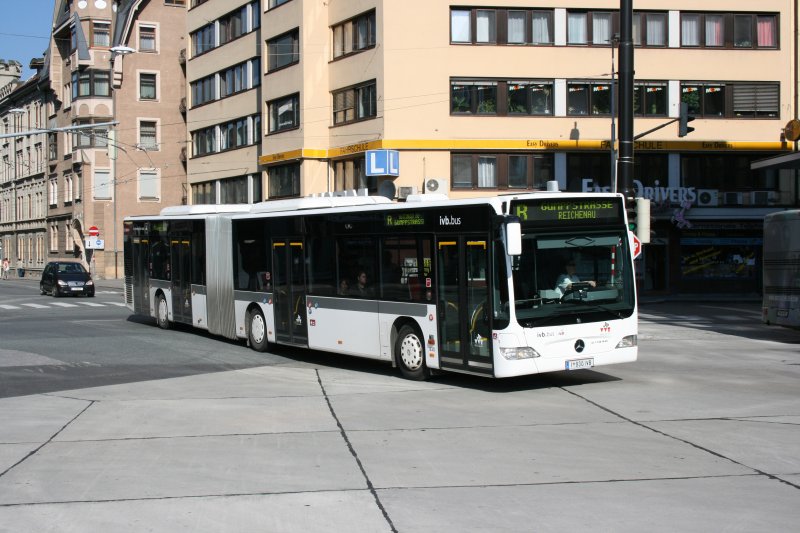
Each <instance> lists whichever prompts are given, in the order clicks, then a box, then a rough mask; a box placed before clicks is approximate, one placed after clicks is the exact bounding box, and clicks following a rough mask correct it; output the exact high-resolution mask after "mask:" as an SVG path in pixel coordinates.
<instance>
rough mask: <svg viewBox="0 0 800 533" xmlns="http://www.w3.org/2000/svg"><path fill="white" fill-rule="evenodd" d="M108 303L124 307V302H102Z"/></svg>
mask: <svg viewBox="0 0 800 533" xmlns="http://www.w3.org/2000/svg"><path fill="white" fill-rule="evenodd" d="M103 303H104V304H108V305H116V306H117V307H125V302H103Z"/></svg>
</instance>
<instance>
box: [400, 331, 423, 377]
mask: <svg viewBox="0 0 800 533" xmlns="http://www.w3.org/2000/svg"><path fill="white" fill-rule="evenodd" d="M394 352H395V358H396V359H397V366H399V367H400V373H401V374H402V375H403V377H404V378H406V379H411V380H414V381H423V380H425V379H427V378H428V376H430V372H429V371H428V366H427V365H426V364H425V345H424V344H423V342H422V336H421V335H420V334H419V333H418V332H417V330H416V329H414V328H413V327H411V326H403V327H401V328H400V333H398V335H397V341H395V345H394Z"/></svg>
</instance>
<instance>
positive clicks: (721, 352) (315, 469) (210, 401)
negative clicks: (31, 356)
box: [0, 306, 800, 533]
mask: <svg viewBox="0 0 800 533" xmlns="http://www.w3.org/2000/svg"><path fill="white" fill-rule="evenodd" d="M747 313H748V314H747V316H742V312H741V309H737V310H731V312H730V317H728V318H729V319H730V320H731V321H732V322H731V324H736V323H737V322H735V320H739V319H741V320H742V321H743V322H742V323H744V322H745V321H746V322H747V323H748V324H752V323H753V317H756V318H757V317H758V310H757V307H755V306H754V308H753V310H752V311H748V312H747ZM643 315H644V316H643V320H642V324H641V330H640V339H641V346H640V348H641V351H640V361H638V362H637V363H634V364H629V365H617V366H613V367H602V368H598V369H596V370H595V371H578V372H574V373H558V374H552V375H548V376H538V377H531V378H525V379H515V380H507V381H489V380H485V379H478V378H467V377H460V376H455V377H453V376H451V377H443V378H440V379H439V380H437V381H431V382H425V383H416V382H410V381H405V380H402V379H400V378H396V377H393V376H387V375H376V374H375V373H371V372H369V371H368V370H365V371H358V370H348V369H341V368H329V367H319V368H313V367H312V366H311V365H308V364H296V363H295V364H287V365H278V366H269V367H257V368H250V369H243V370H236V371H230V372H220V373H213V374H203V375H195V376H190V377H181V378H174V379H162V380H155V381H145V382H138V383H127V384H122V385H113V386H106V387H96V388H88V389H82V390H73V391H62V392H56V393H48V394H40V395H33V396H24V397H11V398H4V399H0V532H20V531H25V532H39V531H41V532H59V533H62V532H81V533H84V532H106V531H114V532H138V531H157V532H170V533H171V532H176V531H226V532H227V531H230V532H237V533H238V532H248V531H254V532H255V531H259V532H263V531H269V532H272V531H274V532H309V531H327V532H330V531H346V532H360V531H369V532H372V531H401V532H429V531H459V532H461V531H475V532H479V531H480V532H486V531H574V530H587V531H642V530H647V531H704V532H705V531H722V530H737V531H769V532H774V531H794V530H796V528H797V524H798V523H800V392H799V391H800V389H798V382H799V381H798V379H799V378H800V353H798V349H797V347H798V345H800V334H798V336H797V337H796V340H797V343H793V339H795V337H792V336H784V337H783V339H784V340H783V341H782V342H777V341H770V340H764V338H765V337H767V336H761V337H757V338H755V337H754V338H748V336H747V335H742V336H736V330H735V329H734V328H731V330H729V331H728V332H727V333H725V334H723V333H719V332H718V331H716V330H717V329H718V328H715V327H714V326H713V322H711V321H709V322H708V323H707V324H706V323H703V320H704V319H703V317H701V316H694V315H690V314H687V315H685V316H683V317H681V318H680V320H673V321H671V323H665V322H664V321H663V320H659V319H658V318H657V317H655V315H653V316H648V314H647V311H646V310H645V311H644V312H643ZM750 315H753V316H750ZM754 327H760V326H758V325H757V324H755V326H754ZM243 349H244V348H243ZM332 357H333V356H332Z"/></svg>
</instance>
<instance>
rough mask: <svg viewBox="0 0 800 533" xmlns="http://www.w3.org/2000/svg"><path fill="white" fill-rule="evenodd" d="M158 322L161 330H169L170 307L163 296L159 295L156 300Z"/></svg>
mask: <svg viewBox="0 0 800 533" xmlns="http://www.w3.org/2000/svg"><path fill="white" fill-rule="evenodd" d="M156 322H157V323H158V327H160V328H161V329H169V307H167V299H166V298H164V295H163V294H159V295H158V299H157V300H156Z"/></svg>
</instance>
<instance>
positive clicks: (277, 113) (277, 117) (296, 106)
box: [267, 94, 300, 133]
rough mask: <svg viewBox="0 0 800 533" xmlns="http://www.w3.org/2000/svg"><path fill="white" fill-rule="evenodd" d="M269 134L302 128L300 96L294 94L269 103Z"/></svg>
mask: <svg viewBox="0 0 800 533" xmlns="http://www.w3.org/2000/svg"><path fill="white" fill-rule="evenodd" d="M267 106H268V108H269V132H270V133H276V132H279V131H284V130H290V129H294V128H299V127H300V95H299V94H293V95H291V96H287V97H284V98H279V99H277V100H273V101H271V102H268V104H267Z"/></svg>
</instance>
